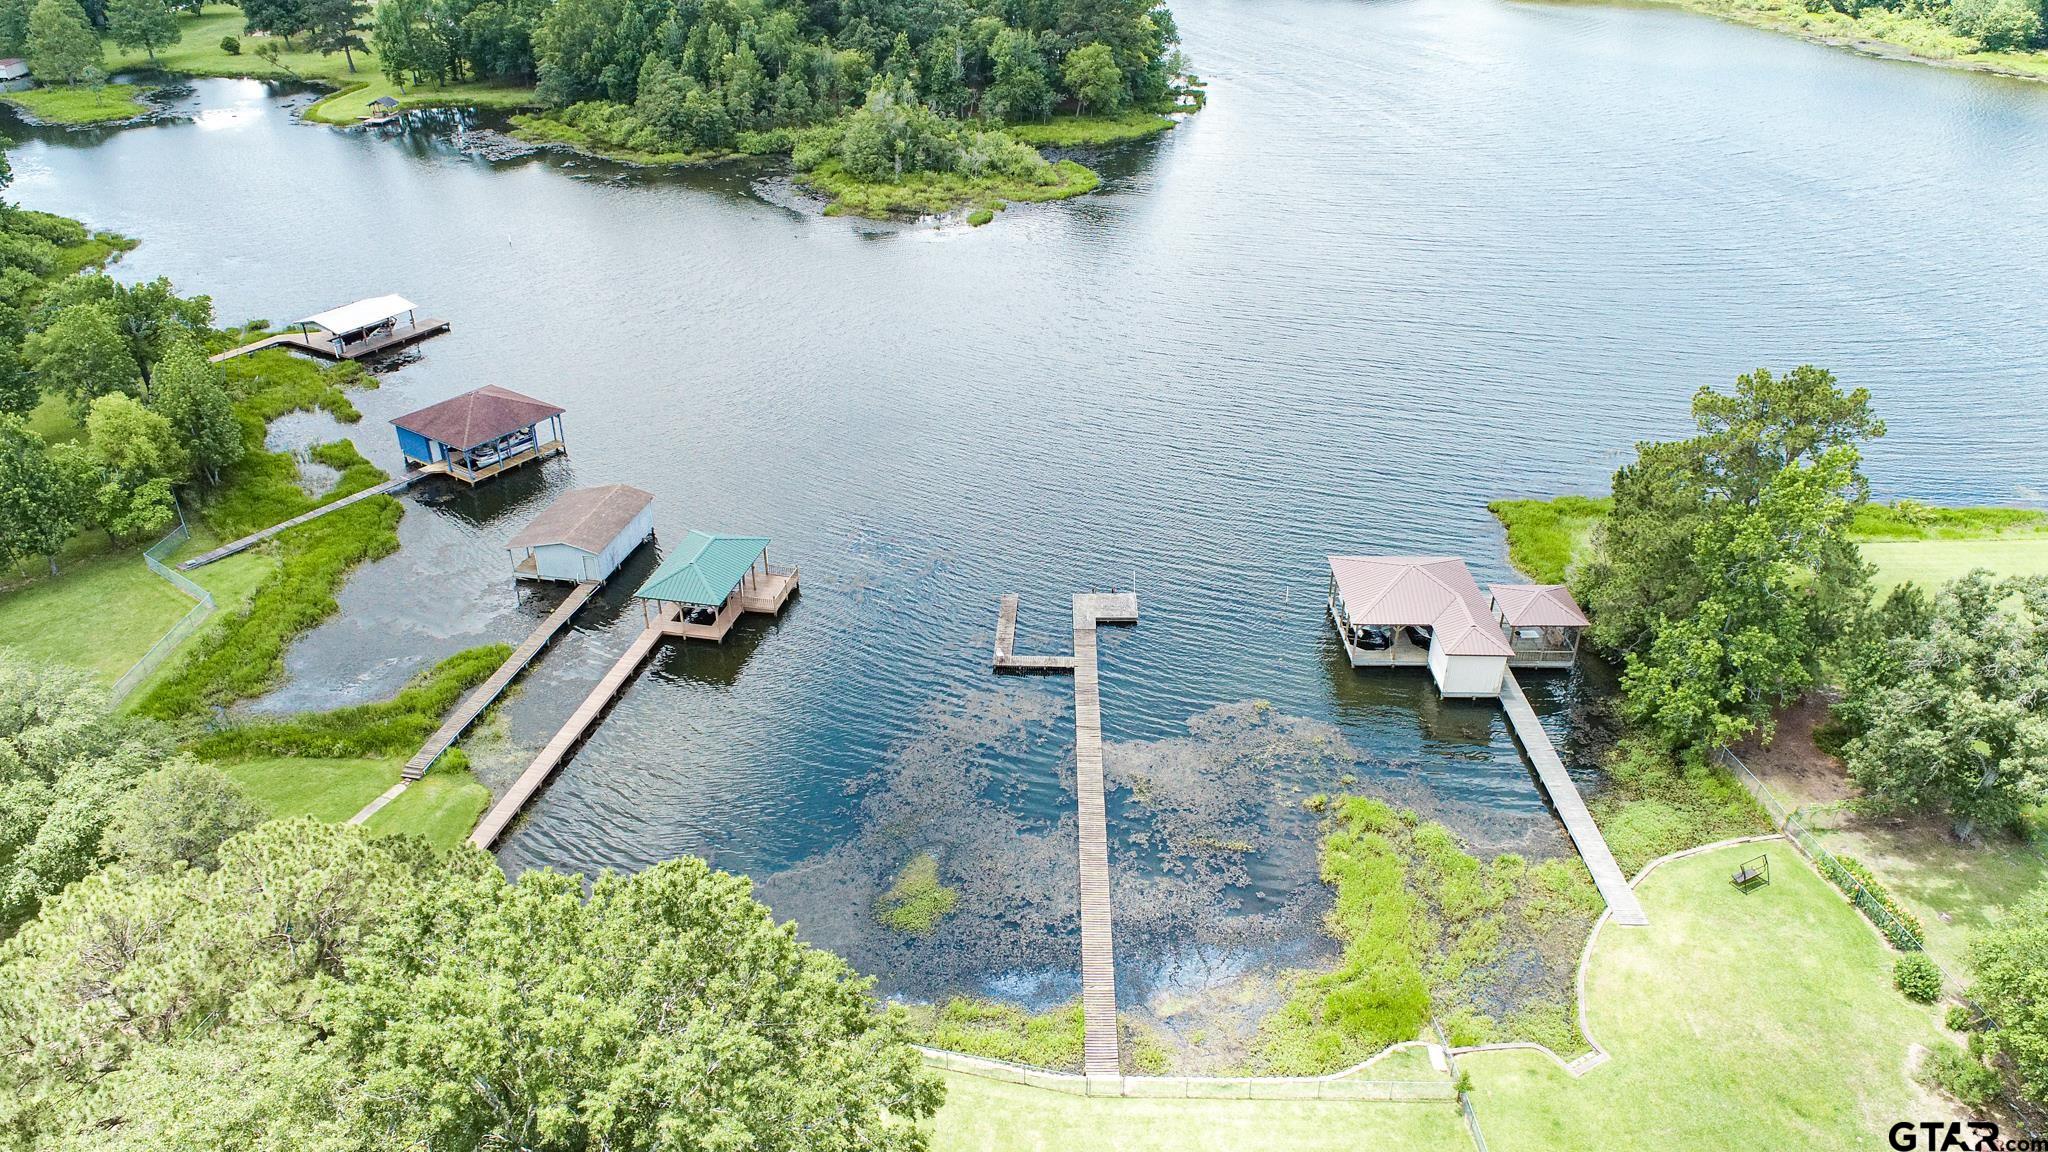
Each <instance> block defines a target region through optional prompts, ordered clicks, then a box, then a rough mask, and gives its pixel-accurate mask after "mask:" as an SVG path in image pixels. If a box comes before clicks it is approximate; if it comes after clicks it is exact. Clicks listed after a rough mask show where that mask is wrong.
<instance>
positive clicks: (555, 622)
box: [400, 580, 600, 780]
mask: <svg viewBox="0 0 2048 1152" xmlns="http://www.w3.org/2000/svg"><path fill="white" fill-rule="evenodd" d="M599 583H600V582H599V581H596V580H585V581H583V582H582V583H580V584H578V585H576V587H574V588H572V589H570V590H569V594H568V595H567V596H564V597H562V602H561V603H560V604H557V605H556V606H555V610H554V611H553V612H550V613H548V617H547V619H545V620H543V621H541V622H540V624H539V625H537V626H536V627H535V628H534V630H533V631H532V632H531V633H529V634H528V635H527V637H526V639H525V640H524V641H523V642H521V643H520V645H519V647H517V648H514V649H513V650H512V654H511V655H510V656H507V657H506V658H505V662H504V663H503V664H500V665H498V670H497V671H496V672H493V673H491V678H490V679H488V680H486V681H484V682H483V683H482V684H479V685H478V686H477V689H476V691H474V692H471V693H470V694H469V695H468V696H466V697H464V698H463V700H462V703H460V704H457V705H456V706H455V711H453V712H450V713H449V714H448V718H447V719H446V720H444V721H442V722H441V726H440V727H439V728H437V729H435V730H434V734H433V735H432V736H429V737H427V742H426V743H425V744H422V745H420V750H419V751H418V752H416V753H414V754H413V758H412V759H410V760H408V761H406V762H405V769H404V770H403V771H402V772H401V773H400V775H402V776H404V777H405V778H406V779H407V780H417V779H419V778H420V777H422V776H425V775H426V774H427V769H429V768H432V767H433V766H434V761H436V760H438V759H440V758H441V753H443V752H446V751H447V750H448V746H449V745H451V744H453V743H455V741H456V740H458V739H460V738H461V736H462V734H463V733H464V732H466V731H468V730H469V726H470V725H471V724H474V723H476V718H477V717H478V716H481V715H483V712H484V709H486V708H489V707H490V706H491V705H492V704H493V703H495V702H496V701H497V699H498V697H499V696H500V695H502V694H503V693H504V691H505V687H506V686H507V685H509V684H511V683H512V680H513V678H514V677H516V676H518V675H519V674H520V673H521V672H524V671H525V670H526V666H527V665H528V664H531V663H533V659H534V657H536V656H538V655H540V650H541V649H543V648H545V647H547V646H548V643H549V642H550V641H552V640H553V639H554V638H555V636H556V635H557V634H559V633H560V632H561V631H562V629H563V628H565V627H567V626H568V623H569V619H570V617H572V616H574V615H576V612H577V610H578V609H580V608H582V607H583V606H584V605H585V604H587V603H589V602H590V598H591V597H592V596H594V595H596V594H597V588H598V584H599Z"/></svg>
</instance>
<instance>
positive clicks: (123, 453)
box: [85, 395, 192, 538]
mask: <svg viewBox="0 0 2048 1152" xmlns="http://www.w3.org/2000/svg"><path fill="white" fill-rule="evenodd" d="M85 435H86V444H87V446H88V449H89V451H90V452H91V453H92V458H93V460H94V462H95V463H97V464H98V465H99V468H100V475H99V489H98V494H97V496H96V497H95V501H96V503H97V509H96V512H95V519H96V521H97V522H98V524H99V526H100V527H102V528H104V529H106V530H107V531H108V532H109V533H111V534H113V535H115V536H117V537H126V538H133V537H140V536H150V535H154V534H156V533H158V532H162V531H164V530H165V529H167V528H169V527H170V526H171V523H172V522H173V521H175V520H176V519H177V517H178V508H177V504H176V503H175V500H174V497H173V494H172V488H173V486H174V485H175V484H176V483H177V482H178V481H179V480H182V479H184V478H185V477H186V476H187V475H188V474H189V473H190V472H191V470H192V456H191V453H190V452H189V451H187V450H186V447H185V445H184V444H183V443H182V442H181V441H180V440H179V437H178V433H177V430H176V429H174V428H172V427H171V422H170V421H168V420H166V419H164V418H163V417H162V416H160V415H158V414H157V413H155V412H152V411H150V410H149V409H147V408H145V407H143V406H142V405H141V404H140V403H138V402H137V401H135V400H134V399H133V398H132V397H128V396H118V395H116V396H102V397H100V398H99V399H97V400H95V401H93V403H92V410H91V411H90V412H89V413H87V414H86V418H85Z"/></svg>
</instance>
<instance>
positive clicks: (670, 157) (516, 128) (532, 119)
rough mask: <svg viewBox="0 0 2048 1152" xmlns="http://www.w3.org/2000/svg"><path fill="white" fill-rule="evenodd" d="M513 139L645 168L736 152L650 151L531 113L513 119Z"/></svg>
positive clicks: (701, 161) (710, 159)
mask: <svg viewBox="0 0 2048 1152" xmlns="http://www.w3.org/2000/svg"><path fill="white" fill-rule="evenodd" d="M511 134H512V135H513V136H516V137H518V138H519V139H521V140H524V141H526V142H527V143H529V144H541V145H555V146H559V147H562V148H567V149H569V150H571V151H574V152H580V153H583V154H584V155H586V156H596V157H599V158H601V159H605V160H616V161H618V162H619V163H621V164H637V165H640V166H641V167H644V168H666V167H673V166H675V165H679V164H711V163H715V162H717V161H720V160H729V159H732V158H733V157H734V156H735V155H737V153H733V152H718V151H713V152H646V151H642V150H640V149H637V148H628V147H626V146H625V145H623V144H615V143H612V142H611V141H609V140H603V139H600V138H599V137H597V136H594V135H592V134H591V133H589V132H587V131H585V130H584V129H582V128H579V127H577V126H576V125H574V124H571V123H569V122H568V121H567V120H564V119H563V118H562V116H561V114H560V113H547V112H531V113H526V114H524V115H519V116H514V117H512V133H511Z"/></svg>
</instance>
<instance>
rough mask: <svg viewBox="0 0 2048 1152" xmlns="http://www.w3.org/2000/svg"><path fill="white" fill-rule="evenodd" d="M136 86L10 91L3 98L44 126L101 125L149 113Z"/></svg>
mask: <svg viewBox="0 0 2048 1152" xmlns="http://www.w3.org/2000/svg"><path fill="white" fill-rule="evenodd" d="M142 91H143V90H142V89H141V88H139V87H137V86H136V85H133V84H100V85H91V84H77V85H61V86H58V87H52V88H29V89H26V90H24V91H21V92H9V93H7V94H6V96H5V97H4V99H5V100H6V101H7V102H8V103H9V104H13V105H16V106H18V107H20V108H23V109H25V110H26V111H27V112H28V113H29V114H30V115H31V116H34V117H35V118H36V119H38V120H41V121H42V122H43V123H45V124H100V123H105V122H106V121H109V120H130V119H133V118H135V117H137V116H140V115H142V114H143V113H145V112H147V111H149V105H147V104H144V103H143V102H142V101H141V100H140V99H139V97H140V96H141V95H142Z"/></svg>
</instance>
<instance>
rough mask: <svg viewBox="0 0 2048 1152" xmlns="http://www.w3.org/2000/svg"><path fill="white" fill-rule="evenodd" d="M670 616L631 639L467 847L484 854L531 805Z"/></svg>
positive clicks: (668, 608)
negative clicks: (527, 805)
mask: <svg viewBox="0 0 2048 1152" xmlns="http://www.w3.org/2000/svg"><path fill="white" fill-rule="evenodd" d="M676 614H677V609H676V606H675V605H673V604H664V605H663V606H662V610H661V613H660V615H659V616H658V617H656V618H655V620H654V621H653V622H652V623H650V624H648V625H647V627H646V628H644V629H642V630H641V632H640V635H638V636H636V637H634V639H633V643H632V644H631V645H630V646H628V647H627V649H626V651H625V653H624V654H623V655H621V656H620V657H619V659H618V662H617V663H615V664H613V665H612V667H611V671H609V672H606V673H605V674H604V678H603V679H601V680H599V681H598V682H597V686H596V687H595V688H592V689H591V690H590V695H588V696H585V697H584V698H583V703H581V704H578V705H577V706H576V711H575V712H573V713H571V714H570V715H569V719H568V722H567V723H565V724H563V725H562V727H561V729H560V730H559V731H557V732H556V733H555V736H554V739H552V740H549V741H548V743H547V747H545V748H542V749H541V750H540V754H539V755H537V756H535V757H534V758H533V762H532V763H531V764H528V765H527V766H526V771H524V772H521V773H520V774H519V779H517V780H515V781H513V782H512V787H511V789H510V790H509V791H507V792H506V793H505V795H504V796H503V797H502V798H500V799H499V801H498V802H497V803H496V804H494V805H492V807H491V810H490V811H489V812H486V813H484V818H483V819H482V820H479V821H478V822H477V826H476V830H475V831H474V832H471V833H470V834H469V842H470V843H471V844H474V845H476V846H477V847H479V848H482V849H485V850H486V851H488V850H489V849H490V848H491V846H492V845H494V844H496V843H497V842H498V838H499V837H501V836H503V835H504V834H505V829H506V828H508V827H510V826H511V824H512V821H513V820H514V819H515V818H516V817H517V816H518V815H519V812H520V809H522V808H524V807H526V802H527V801H529V800H531V799H533V796H534V793H536V792H539V791H540V789H541V786H542V785H544V784H546V783H547V782H548V778H549V777H551V776H553V775H554V774H555V770H556V769H558V768H560V767H561V766H562V763H563V762H564V761H566V760H567V759H568V758H569V754H570V753H571V752H574V751H575V750H576V746H577V745H578V744H581V743H582V742H583V738H584V737H585V736H587V735H589V734H590V730H591V728H593V727H595V726H596V724H597V722H598V720H599V719H601V718H602V717H603V716H604V714H605V712H606V711H607V710H608V709H610V708H611V706H612V703H613V702H614V701H615V700H617V699H618V697H619V694H620V693H622V692H624V691H625V690H626V685H627V684H629V683H631V682H632V680H633V677H634V676H636V675H638V674H639V672H640V666H641V665H643V664H645V663H647V658H648V657H650V656H652V655H653V654H654V650H655V649H656V648H658V647H660V646H661V642H662V641H663V640H665V639H667V638H668V636H669V634H670V633H669V628H668V626H669V625H670V624H671V623H673V622H674V621H675V619H676Z"/></svg>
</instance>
